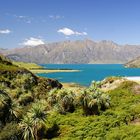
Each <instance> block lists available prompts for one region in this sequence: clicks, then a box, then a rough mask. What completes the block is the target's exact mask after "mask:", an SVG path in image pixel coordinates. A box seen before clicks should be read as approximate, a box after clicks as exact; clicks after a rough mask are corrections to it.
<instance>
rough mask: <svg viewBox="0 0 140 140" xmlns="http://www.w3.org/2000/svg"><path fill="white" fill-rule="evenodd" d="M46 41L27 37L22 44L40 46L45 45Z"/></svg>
mask: <svg viewBox="0 0 140 140" xmlns="http://www.w3.org/2000/svg"><path fill="white" fill-rule="evenodd" d="M44 44H45V42H44V41H43V40H42V39H40V38H34V37H30V38H29V39H26V40H25V41H24V42H23V43H21V45H23V46H38V45H44Z"/></svg>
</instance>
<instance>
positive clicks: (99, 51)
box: [0, 39, 140, 64]
mask: <svg viewBox="0 0 140 140" xmlns="http://www.w3.org/2000/svg"><path fill="white" fill-rule="evenodd" d="M0 53H1V51H0ZM2 53H3V54H4V55H5V56H7V57H9V58H10V59H13V60H16V61H24V62H33V63H53V64H67V63H68V64H69V63H74V64H77V63H84V64H85V63H87V64H89V63H100V64H105V63H106V64H112V63H117V64H122V63H126V62H128V61H130V60H133V59H135V58H136V57H138V56H140V45H119V44H117V43H115V42H113V41H107V40H102V41H99V42H95V41H92V40H89V39H85V40H76V41H70V40H68V41H63V42H54V43H47V44H45V45H39V46H34V47H22V48H15V49H10V50H5V51H2Z"/></svg>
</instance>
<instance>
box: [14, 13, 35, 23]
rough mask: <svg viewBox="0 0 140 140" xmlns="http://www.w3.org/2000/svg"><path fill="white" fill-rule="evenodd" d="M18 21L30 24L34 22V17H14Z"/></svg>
mask: <svg viewBox="0 0 140 140" xmlns="http://www.w3.org/2000/svg"><path fill="white" fill-rule="evenodd" d="M13 16H14V17H15V18H16V19H17V20H18V21H23V22H25V23H28V24H30V23H31V22H32V20H33V18H32V17H29V16H23V15H13Z"/></svg>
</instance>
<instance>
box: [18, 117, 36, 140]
mask: <svg viewBox="0 0 140 140" xmlns="http://www.w3.org/2000/svg"><path fill="white" fill-rule="evenodd" d="M19 126H20V128H21V132H22V137H23V139H24V140H35V136H34V129H33V119H32V118H30V117H28V116H25V117H24V118H23V119H22V120H21V122H20V123H19Z"/></svg>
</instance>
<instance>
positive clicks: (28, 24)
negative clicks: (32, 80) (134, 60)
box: [0, 0, 140, 48]
mask: <svg viewBox="0 0 140 140" xmlns="http://www.w3.org/2000/svg"><path fill="white" fill-rule="evenodd" d="M139 7H140V0H0V48H15V47H22V46H24V45H38V44H43V43H46V42H56V41H62V40H78V39H84V38H89V39H92V40H95V41H100V40H112V41H114V42H116V43H118V44H140V8H139Z"/></svg>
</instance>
